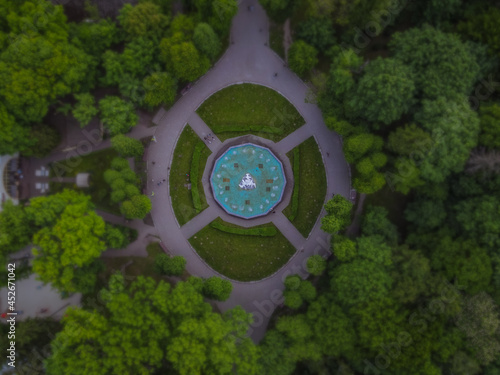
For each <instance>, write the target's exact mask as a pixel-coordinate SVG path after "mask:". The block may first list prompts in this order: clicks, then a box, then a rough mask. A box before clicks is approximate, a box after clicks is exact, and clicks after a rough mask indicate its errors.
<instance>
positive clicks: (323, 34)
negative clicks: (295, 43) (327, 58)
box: [297, 18, 335, 51]
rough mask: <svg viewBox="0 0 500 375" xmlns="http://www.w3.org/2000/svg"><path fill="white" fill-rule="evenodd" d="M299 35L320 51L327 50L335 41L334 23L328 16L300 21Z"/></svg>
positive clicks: (299, 37)
mask: <svg viewBox="0 0 500 375" xmlns="http://www.w3.org/2000/svg"><path fill="white" fill-rule="evenodd" d="M297 37H298V39H301V40H304V41H305V42H306V43H307V44H309V45H311V46H313V47H314V48H316V49H317V50H318V51H326V50H327V49H328V47H330V46H331V45H332V44H334V43H335V36H334V30H333V25H332V22H331V20H329V19H327V18H309V19H307V20H305V21H304V22H302V23H300V24H299V25H298V29H297Z"/></svg>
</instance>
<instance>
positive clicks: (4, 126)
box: [0, 103, 36, 155]
mask: <svg viewBox="0 0 500 375" xmlns="http://www.w3.org/2000/svg"><path fill="white" fill-rule="evenodd" d="M29 134H30V127H29V126H26V125H25V126H23V125H22V124H21V123H19V122H18V121H17V120H16V119H15V117H14V116H13V115H11V114H10V113H9V112H8V111H7V108H6V107H5V106H4V105H3V103H0V140H1V142H0V154H1V155H12V154H15V153H16V152H17V151H20V152H22V153H23V154H27V155H29V154H30V153H31V152H32V151H31V150H32V147H33V146H34V145H35V142H36V140H35V139H32V138H31V137H30V136H29Z"/></svg>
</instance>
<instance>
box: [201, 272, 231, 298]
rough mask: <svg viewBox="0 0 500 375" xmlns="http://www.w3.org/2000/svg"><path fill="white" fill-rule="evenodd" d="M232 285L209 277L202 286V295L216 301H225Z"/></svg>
mask: <svg viewBox="0 0 500 375" xmlns="http://www.w3.org/2000/svg"><path fill="white" fill-rule="evenodd" d="M232 290H233V284H231V282H230V281H229V280H226V279H221V278H220V277H217V276H212V277H209V278H208V279H206V280H205V282H204V284H203V295H204V296H205V297H207V298H211V299H215V300H217V301H225V300H227V299H228V298H229V297H230V296H231V291H232Z"/></svg>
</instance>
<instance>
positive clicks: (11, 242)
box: [0, 200, 34, 264]
mask: <svg viewBox="0 0 500 375" xmlns="http://www.w3.org/2000/svg"><path fill="white" fill-rule="evenodd" d="M33 233H34V228H33V226H32V225H31V223H30V222H29V218H28V215H27V214H26V212H25V211H24V209H23V207H22V206H19V205H15V204H14V203H13V202H12V201H11V200H6V201H5V202H4V203H2V211H1V212H0V249H2V251H1V255H0V257H1V259H2V260H3V259H4V258H5V257H6V256H7V254H9V253H13V252H15V251H18V250H20V249H22V248H23V247H24V246H26V245H28V244H29V242H30V241H31V236H32V235H33ZM2 264H3V263H2Z"/></svg>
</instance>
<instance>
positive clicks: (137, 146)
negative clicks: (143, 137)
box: [111, 134, 144, 157]
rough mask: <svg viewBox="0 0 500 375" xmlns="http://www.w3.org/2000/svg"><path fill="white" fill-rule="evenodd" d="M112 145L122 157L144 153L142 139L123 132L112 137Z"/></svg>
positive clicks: (138, 155)
mask: <svg viewBox="0 0 500 375" xmlns="http://www.w3.org/2000/svg"><path fill="white" fill-rule="evenodd" d="M111 146H112V147H113V148H114V149H115V150H116V152H118V153H119V154H120V155H121V156H122V157H140V156H142V154H143V153H144V146H143V145H142V143H141V141H139V140H137V139H135V138H130V137H127V136H126V135H123V134H117V135H115V136H114V137H113V138H111Z"/></svg>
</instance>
